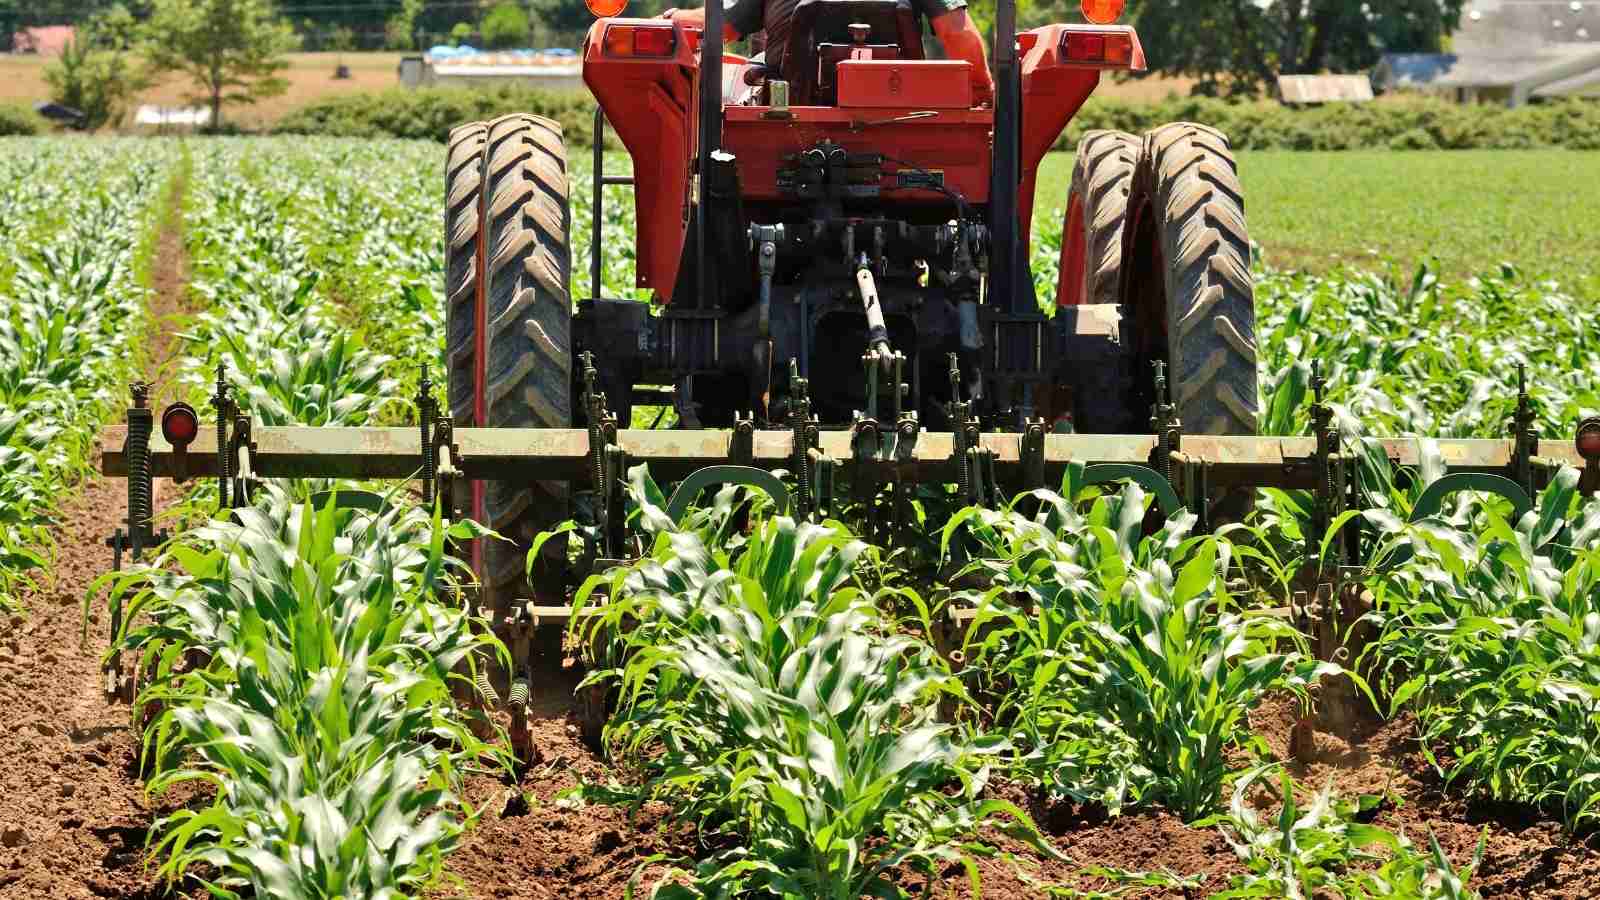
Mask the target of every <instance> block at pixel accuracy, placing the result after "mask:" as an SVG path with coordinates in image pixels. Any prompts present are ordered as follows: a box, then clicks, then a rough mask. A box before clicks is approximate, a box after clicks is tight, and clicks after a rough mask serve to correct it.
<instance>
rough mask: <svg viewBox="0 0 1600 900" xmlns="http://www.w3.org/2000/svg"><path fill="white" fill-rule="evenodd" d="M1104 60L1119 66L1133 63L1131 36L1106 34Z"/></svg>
mask: <svg viewBox="0 0 1600 900" xmlns="http://www.w3.org/2000/svg"><path fill="white" fill-rule="evenodd" d="M1106 62H1108V63H1115V64H1116V65H1119V66H1127V65H1132V64H1133V38H1132V36H1130V35H1127V34H1108V35H1106Z"/></svg>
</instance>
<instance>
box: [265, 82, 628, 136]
mask: <svg viewBox="0 0 1600 900" xmlns="http://www.w3.org/2000/svg"><path fill="white" fill-rule="evenodd" d="M507 113H533V114H535V115H540V116H546V117H548V118H551V119H555V120H556V121H558V122H560V123H561V126H562V129H563V131H564V132H565V134H566V138H567V144H568V145H569V146H588V145H589V142H590V134H591V133H592V132H591V129H592V128H593V127H594V101H593V100H592V99H590V97H589V95H588V94H587V93H584V92H581V91H543V90H538V89H536V88H528V87H520V86H514V85H505V86H503V87H499V88H495V89H494V90H473V89H467V88H424V89H422V90H405V89H402V88H392V89H390V90H386V91H380V92H376V93H371V94H346V95H344V96H340V97H330V98H328V99H326V100H321V101H318V102H316V103H313V104H311V105H309V106H306V107H302V108H301V109H298V110H296V111H294V112H292V113H290V114H289V115H287V116H285V117H284V118H283V119H282V120H281V121H279V122H278V124H277V127H276V130H277V131H278V133H280V134H316V135H328V136H332V137H383V136H388V137H398V138H412V139H416V140H428V141H440V142H442V141H444V140H445V139H446V138H448V137H449V135H450V129H451V128H454V127H455V126H457V125H460V124H461V123H462V122H475V121H480V120H484V119H492V118H494V117H496V116H502V115H506V114H507ZM613 140H614V138H613ZM618 146H620V145H618Z"/></svg>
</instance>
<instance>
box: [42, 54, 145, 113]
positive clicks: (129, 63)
mask: <svg viewBox="0 0 1600 900" xmlns="http://www.w3.org/2000/svg"><path fill="white" fill-rule="evenodd" d="M44 79H45V81H47V82H49V83H50V99H52V100H54V101H55V102H57V103H59V104H61V105H62V106H67V107H71V108H72V109H76V110H78V111H79V112H81V113H83V121H82V122H81V123H79V124H78V125H77V127H78V128H81V129H83V130H84V131H96V130H98V129H100V128H102V127H104V126H106V125H111V126H113V127H114V126H116V125H117V124H118V123H119V122H121V121H122V114H123V111H124V110H126V108H127V105H128V101H129V100H130V99H132V97H133V96H134V95H135V94H137V93H139V92H140V91H142V90H144V89H145V88H147V87H149V86H150V76H149V75H147V74H146V73H145V71H144V69H143V67H142V66H141V65H140V64H139V63H138V62H136V61H134V59H133V58H132V57H131V56H130V55H128V54H126V53H123V52H120V51H117V50H96V49H93V48H92V47H91V46H90V45H89V44H88V43H85V42H82V41H72V42H70V43H68V44H67V45H66V47H64V48H62V50H61V56H60V57H59V58H58V59H57V60H56V61H55V62H53V63H51V64H50V65H49V66H47V67H46V68H45V70H44Z"/></svg>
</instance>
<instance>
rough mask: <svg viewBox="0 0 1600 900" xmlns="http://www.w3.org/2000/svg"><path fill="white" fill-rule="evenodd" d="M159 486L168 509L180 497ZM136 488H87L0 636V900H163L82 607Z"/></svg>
mask: <svg viewBox="0 0 1600 900" xmlns="http://www.w3.org/2000/svg"><path fill="white" fill-rule="evenodd" d="M185 174H186V170H184V169H180V170H179V171H178V174H177V178H176V181H175V183H174V185H173V188H172V189H171V190H170V191H169V194H168V196H167V197H166V202H167V203H168V204H169V208H168V209H166V210H164V211H163V215H162V216H161V218H160V221H159V223H158V227H159V232H158V234H157V238H156V244H155V247H154V251H153V257H152V258H151V268H150V273H149V274H150V283H151V287H152V289H153V291H152V294H151V300H150V312H151V320H152V322H153V323H154V326H153V329H152V334H151V342H150V346H149V350H148V354H147V356H146V359H147V362H146V365H145V374H144V377H145V378H146V379H147V380H149V381H152V382H154V383H155V390H154V391H152V400H153V401H154V402H155V403H156V404H160V403H162V402H164V401H165V400H166V399H168V397H169V396H170V394H171V392H172V385H171V384H170V382H171V375H172V371H171V369H172V367H171V366H170V365H169V363H170V360H171V357H172V355H173V353H174V352H175V351H176V349H177V347H178V342H177V340H176V338H175V335H176V332H177V321H178V318H179V317H180V316H181V315H182V314H183V312H184V293H185V286H186V284H187V282H188V269H187V259H186V256H185V253H184V247H183V234H182V215H181V210H182V202H183V195H184V191H185V188H186V181H187V179H186V178H185ZM165 488H168V486H167V485H160V484H158V486H157V498H158V509H159V508H160V505H161V504H160V500H161V498H171V497H173V496H174V495H175V492H173V491H172V490H170V489H165ZM126 498H127V487H126V482H124V481H123V480H121V479H111V478H101V477H98V476H95V477H91V478H89V479H88V480H87V481H85V482H84V483H83V484H81V485H78V486H76V487H75V488H74V489H72V491H71V497H70V498H69V499H67V500H65V501H64V503H63V505H62V508H61V510H60V511H59V513H58V518H59V522H60V524H59V525H58V526H57V527H56V528H55V540H56V554H57V557H56V561H55V565H54V566H53V569H52V571H51V579H50V583H48V584H47V585H45V587H44V588H43V589H41V590H38V591H35V592H32V593H31V594H28V595H25V596H24V602H25V603H26V609H27V612H26V614H25V615H18V616H13V617H11V618H10V619H9V620H7V621H6V622H5V623H4V627H0V761H3V762H0V897H3V898H7V900H9V898H19V900H21V898H35V897H37V898H50V900H78V898H86V897H124V898H141V897H156V896H162V895H163V894H164V891H163V889H162V887H161V883H160V881H159V879H157V878H156V877H155V875H154V872H153V871H152V870H150V869H149V868H148V867H147V866H146V865H145V862H144V847H145V839H146V836H147V834H148V833H149V829H150V826H151V824H152V823H153V822H154V821H155V819H156V818H158V817H159V816H160V815H161V814H162V813H163V812H164V811H166V808H165V807H162V806H160V805H159V801H151V800H149V799H147V798H146V797H145V795H144V789H143V786H142V784H141V783H140V781H139V779H138V777H137V771H136V768H137V763H136V760H137V756H138V742H137V738H136V736H135V735H134V733H133V731H132V730H131V729H130V728H129V714H128V709H127V708H126V707H125V706H122V705H113V704H109V703H107V702H106V701H105V700H104V698H103V696H102V693H101V685H102V682H101V676H100V656H101V654H102V653H103V651H104V650H105V648H106V645H107V640H108V634H107V632H108V624H107V617H106V615H105V613H104V612H103V611H102V610H100V609H99V608H98V602H97V603H96V604H94V605H92V606H91V613H90V618H89V624H88V634H87V638H86V639H85V638H84V635H83V619H82V604H83V599H84V596H85V595H86V593H87V592H88V590H89V587H90V585H91V584H92V583H93V581H94V579H95V578H97V577H98V576H100V575H102V574H103V573H105V572H106V571H107V570H108V569H109V568H110V567H111V551H110V549H108V548H107V546H106V538H107V537H108V536H109V535H110V534H111V533H112V531H113V530H114V529H115V528H116V527H117V526H118V525H119V524H121V522H122V519H123V517H124V516H125V514H126V505H127V499H126Z"/></svg>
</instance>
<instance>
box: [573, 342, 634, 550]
mask: <svg viewBox="0 0 1600 900" xmlns="http://www.w3.org/2000/svg"><path fill="white" fill-rule="evenodd" d="M581 359H582V361H583V402H584V409H585V411H586V412H587V413H588V418H589V462H590V466H591V470H592V473H593V476H594V490H595V506H596V513H597V514H596V516H595V520H596V522H597V523H598V524H599V525H600V534H601V542H602V545H603V547H604V550H605V554H606V556H608V557H612V558H615V557H617V556H619V555H620V553H621V551H622V546H623V543H624V542H625V540H626V529H625V528H624V525H625V522H624V511H625V510H626V505H625V501H624V498H623V494H622V486H623V484H624V483H625V482H626V480H627V471H626V470H627V456H626V454H625V453H623V450H622V447H621V446H619V445H618V444H617V417H616V416H615V415H614V414H612V413H611V411H610V410H608V409H606V395H605V392H603V391H601V390H599V380H600V372H599V370H597V369H596V368H595V365H594V354H593V353H590V352H588V351H584V353H583V356H582V357H581Z"/></svg>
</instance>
